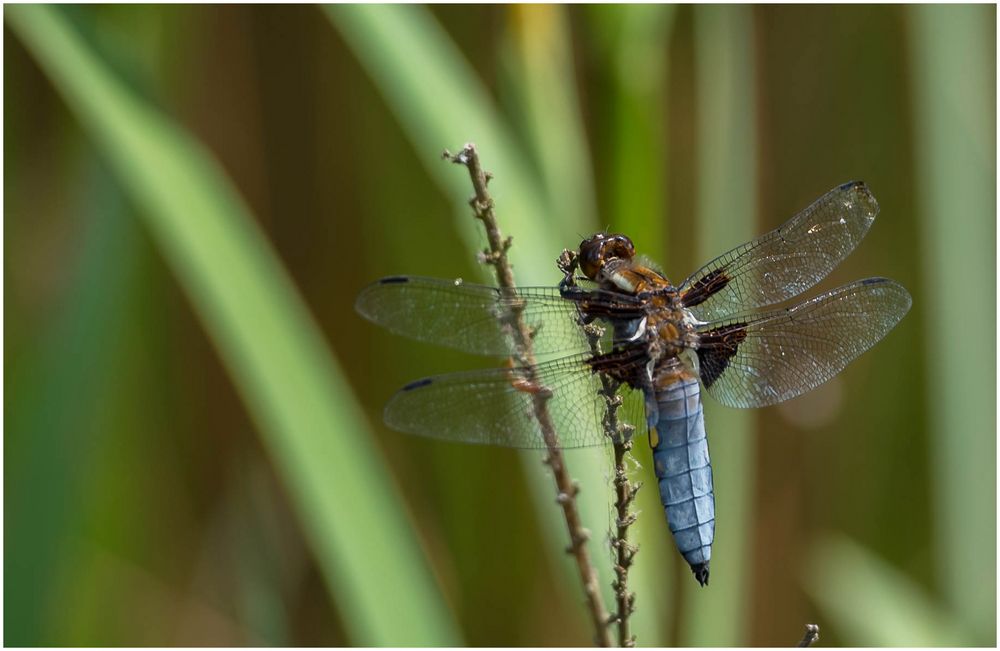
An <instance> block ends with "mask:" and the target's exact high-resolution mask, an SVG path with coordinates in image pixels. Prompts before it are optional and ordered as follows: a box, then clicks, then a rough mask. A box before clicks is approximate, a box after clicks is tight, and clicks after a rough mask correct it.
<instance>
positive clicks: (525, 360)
mask: <svg viewBox="0 0 1000 651" xmlns="http://www.w3.org/2000/svg"><path fill="white" fill-rule="evenodd" d="M444 157H445V158H447V159H448V160H450V161H451V162H453V163H457V164H459V165H464V166H465V167H466V168H467V169H468V170H469V177H470V178H471V179H472V187H473V188H474V189H475V196H474V197H473V198H472V200H471V201H470V202H469V203H470V205H471V206H472V210H473V212H474V213H475V215H476V218H477V219H479V220H480V221H482V222H483V226H484V227H485V228H486V237H487V240H488V241H489V249H488V250H487V251H485V252H484V253H483V259H482V261H483V263H484V264H489V265H491V266H492V267H493V269H494V270H495V272H496V276H497V283H498V284H499V286H500V291H501V292H504V293H506V294H507V296H508V298H511V299H513V298H514V292H513V290H514V273H513V272H512V271H511V268H510V262H509V261H508V260H507V250H508V249H509V248H510V243H511V240H510V238H509V237H508V238H506V239H504V237H503V236H502V235H501V233H500V228H499V226H498V225H497V220H496V213H495V212H494V210H493V199H492V198H491V197H490V194H489V192H488V191H487V188H486V186H487V183H488V182H489V180H490V178H491V177H490V175H489V174H488V173H487V172H484V171H483V168H482V166H481V164H480V162H479V154H478V152H477V151H476V146H475V145H473V144H472V143H469V144H467V145H465V147H463V148H462V151H460V152H459V153H458V154H455V155H452V154H451V153H450V152H447V151H446V152H445V153H444ZM508 325H510V327H511V331H512V334H513V337H514V342H515V350H514V361H515V363H516V364H517V366H519V367H521V368H523V369H525V377H526V380H527V382H526V386H528V387H529V389H526V390H528V391H530V393H531V395H532V402H533V409H534V415H535V419H536V420H537V421H538V424H539V426H540V427H541V430H542V436H543V438H544V439H545V445H546V447H547V454H546V457H545V463H546V464H547V465H548V466H549V467H550V468H551V469H552V473H553V475H554V476H555V480H556V487H557V489H558V495H557V498H556V502H557V503H558V504H559V506H560V507H562V511H563V516H564V517H565V519H566V528H567V529H568V530H569V537H570V541H571V542H570V545H569V546H568V547H567V552H568V553H570V554H572V555H573V557H574V558H575V559H576V565H577V569H578V570H579V572H580V580H581V581H582V583H583V591H584V593H585V594H586V597H587V606H588V608H589V610H590V616H591V619H592V620H593V623H594V629H595V631H596V638H595V641H596V642H597V644H599V645H600V646H612V640H611V634H610V633H609V631H608V627H607V621H608V614H607V610H606V609H605V607H604V601H603V599H602V598H601V590H600V585H599V583H598V581H597V572H596V570H595V569H594V566H593V564H592V563H591V562H590V553H589V552H588V551H587V546H586V542H587V539H588V537H589V534H588V532H587V530H586V529H584V528H583V524H582V523H581V521H580V512H579V510H578V509H577V505H576V495H577V493H579V491H580V488H579V485H578V484H577V483H576V482H575V481H573V479H572V478H571V477H570V475H569V471H568V470H567V469H566V463H565V461H564V459H563V454H562V450H561V449H560V448H559V437H558V435H557V434H556V431H555V427H554V425H553V423H552V416H551V415H550V414H549V409H548V401H549V398H551V397H552V393H551V391H550V390H548V389H547V388H546V387H544V386H542V385H541V384H540V383H539V382H538V378H537V377H535V375H534V373H533V372H532V369H533V368H534V365H535V356H534V353H533V352H532V345H531V341H532V336H533V334H534V333H533V332H532V331H531V329H530V328H529V327H528V326H527V324H525V323H524V320H523V319H521V310H520V309H519V308H518V307H517V306H516V305H515V306H514V307H513V308H512V309H511V314H510V315H508Z"/></svg>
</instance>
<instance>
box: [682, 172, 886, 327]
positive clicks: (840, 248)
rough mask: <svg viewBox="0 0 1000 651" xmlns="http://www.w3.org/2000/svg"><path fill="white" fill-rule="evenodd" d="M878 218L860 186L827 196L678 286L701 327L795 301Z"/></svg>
mask: <svg viewBox="0 0 1000 651" xmlns="http://www.w3.org/2000/svg"><path fill="white" fill-rule="evenodd" d="M876 214H878V203H877V202H876V201H875V197H874V196H872V193H871V192H870V191H869V190H868V186H867V185H865V184H864V183H863V182H861V181H852V182H850V183H845V184H843V185H841V186H839V187H837V188H834V189H833V190H831V191H829V192H827V193H826V194H824V195H823V196H822V197H820V198H819V199H817V200H816V201H815V202H814V203H813V204H812V205H811V206H809V207H808V208H806V209H805V210H803V211H802V212H800V213H799V214H797V215H795V216H794V217H792V218H791V219H790V220H788V221H787V222H786V223H785V224H783V225H782V226H780V227H779V228H777V229H775V230H773V231H771V232H769V233H766V234H764V235H762V236H761V237H759V238H757V239H755V240H753V241H751V242H748V243H746V244H744V245H742V246H739V247H737V248H735V249H733V250H732V251H729V252H728V253H725V254H723V255H721V256H719V257H718V258H716V259H715V260H713V261H712V262H710V263H708V264H707V265H705V266H704V267H702V268H701V269H699V270H698V271H696V272H695V273H694V274H692V275H691V277H689V278H688V279H687V280H685V281H684V283H683V284H681V286H680V292H681V297H682V299H681V300H682V301H683V302H684V304H685V306H686V307H688V308H689V309H690V310H691V312H692V313H693V314H694V316H695V317H696V318H698V319H699V320H701V321H717V320H719V319H723V318H726V317H727V316H729V315H731V314H736V313H738V312H741V311H744V310H749V309H753V308H758V307H764V306H766V305H773V304H775V303H780V302H781V301H784V300H787V299H789V298H792V297H793V296H797V295H798V294H800V293H802V292H803V291H805V290H807V289H809V288H810V287H812V286H813V285H815V284H816V283H818V282H819V281H820V280H822V279H823V278H824V277H826V275H827V274H829V273H830V271H831V270H832V269H833V268H834V267H835V266H837V265H838V264H839V263H840V261H841V260H843V259H844V258H846V257H847V255H848V254H849V253H850V252H851V251H853V250H854V247H856V246H857V245H858V242H860V241H861V239H862V238H863V237H864V236H865V233H867V232H868V228H869V227H870V226H871V224H872V222H873V221H874V220H875V215H876Z"/></svg>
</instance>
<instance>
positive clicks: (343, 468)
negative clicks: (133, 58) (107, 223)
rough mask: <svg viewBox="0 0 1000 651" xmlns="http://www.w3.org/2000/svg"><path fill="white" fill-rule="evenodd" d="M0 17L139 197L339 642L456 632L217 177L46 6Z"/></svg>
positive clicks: (368, 456)
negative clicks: (325, 588) (294, 527)
mask: <svg viewBox="0 0 1000 651" xmlns="http://www.w3.org/2000/svg"><path fill="white" fill-rule="evenodd" d="M5 17H6V19H7V21H8V23H9V24H10V26H11V27H12V28H13V29H14V31H15V33H16V34H17V35H18V36H19V37H20V38H21V39H22V40H23V41H24V43H25V45H26V46H27V47H28V49H29V51H30V52H31V53H32V54H33V56H34V57H35V58H36V60H37V61H38V63H39V64H40V65H41V67H42V68H43V70H44V71H45V72H46V73H47V74H48V76H49V77H50V78H51V79H52V81H53V83H54V84H55V86H56V88H57V89H58V90H59V92H60V93H61V94H62V95H63V97H64V99H65V100H66V102H67V104H68V105H69V106H70V108H71V109H72V110H73V111H74V112H75V114H76V115H77V116H78V118H79V119H80V121H81V123H82V124H83V126H84V128H85V129H86V131H87V132H88V133H89V134H90V135H91V137H92V138H93V140H94V142H95V144H96V145H97V146H98V147H99V148H100V150H101V151H102V152H103V153H104V154H105V156H106V157H107V159H108V160H109V161H110V163H111V166H112V169H113V170H114V171H115V172H116V174H117V175H118V177H119V179H120V181H121V183H122V185H123V186H124V188H125V189H126V190H127V191H128V193H129V194H130V196H131V197H132V198H133V200H134V201H135V202H136V204H137V205H138V206H140V207H141V208H142V212H143V215H144V216H145V218H146V219H147V226H148V227H149V228H150V231H151V232H152V234H153V237H154V240H155V241H156V242H157V244H158V245H159V247H160V249H161V250H162V252H163V254H164V256H165V257H166V259H167V261H168V263H169V264H170V266H171V268H172V270H173V271H174V273H175V274H176V275H177V277H178V279H179V281H180V283H181V285H182V286H183V287H184V289H185V291H186V292H187V294H188V296H189V298H190V300H191V302H192V304H193V306H194V308H195V310H196V312H197V313H198V315H199V317H200V318H201V320H202V322H203V324H204V326H205V328H206V330H207V331H208V333H209V335H210V336H211V338H212V340H213V342H214V343H215V345H216V347H217V349H218V350H219V353H220V355H221V357H222V359H223V362H224V363H225V364H226V366H227V368H228V369H229V372H230V375H231V377H232V379H233V381H234V383H235V384H236V386H237V389H238V390H239V392H240V394H241V396H242V397H243V400H244V402H245V404H246V405H247V408H248V409H249V411H250V413H251V415H252V416H253V418H254V420H255V421H256V423H257V425H258V427H259V428H260V431H261V434H262V436H263V437H264V441H265V444H266V446H267V448H268V449H269V451H270V453H271V454H272V456H273V458H274V461H275V463H276V465H277V467H278V470H279V473H280V474H281V476H282V478H283V480H284V482H285V484H286V486H287V487H288V490H289V493H290V496H291V498H292V501H293V503H294V504H295V506H296V508H297V509H298V513H299V516H300V518H301V520H302V523H303V527H304V529H305V531H306V533H307V536H308V538H309V541H310V543H311V545H312V548H313V550H314V552H315V554H316V557H317V559H318V561H319V563H320V566H321V568H322V570H323V573H324V576H325V578H326V580H327V582H328V585H329V587H330V589H331V592H332V594H333V595H334V598H335V601H336V603H337V605H338V608H339V609H340V610H341V614H342V618H343V622H344V626H345V628H346V630H347V631H348V632H349V635H350V638H351V641H352V642H353V643H356V644H361V645H392V644H396V645H398V644H415V645H435V644H438V645H442V644H443V645H448V644H455V643H457V642H458V640H459V639H460V638H459V636H458V634H457V632H456V631H455V629H454V625H453V623H452V621H451V618H450V616H449V614H448V612H447V610H446V608H445V606H444V604H443V602H442V600H441V596H440V593H439V591H438V588H437V586H436V585H435V583H434V581H433V579H432V577H431V574H430V571H429V569H428V567H427V565H426V561H425V559H424V558H423V556H422V555H421V552H420V548H419V546H418V544H417V541H416V540H415V537H414V534H413V531H412V529H411V528H410V527H409V526H408V523H407V519H406V516H405V513H404V510H403V508H402V506H401V504H400V501H399V499H398V496H397V495H396V494H395V492H394V489H393V483H392V480H391V478H390V477H389V475H388V473H387V471H386V469H385V467H384V465H383V463H382V461H381V458H380V455H379V453H378V451H377V449H376V448H375V446H374V445H373V443H372V441H371V439H370V434H369V431H368V428H367V425H366V423H365V420H364V417H363V415H362V414H361V413H360V411H359V409H358V407H357V405H356V403H355V401H354V400H353V398H352V392H351V389H350V387H349V386H348V385H347V383H346V381H345V380H344V378H343V376H342V374H341V372H340V371H339V369H338V368H337V366H336V363H335V361H334V360H333V358H332V357H331V355H330V353H329V351H328V349H327V348H326V347H325V345H324V343H323V340H322V337H321V335H320V333H319V330H318V328H317V326H316V324H315V323H314V322H313V320H312V318H311V316H310V315H309V313H308V310H307V309H306V306H305V305H304V304H303V302H302V300H301V298H300V297H299V296H298V294H297V292H296V290H295V288H294V286H293V285H292V282H291V280H290V278H289V277H288V275H287V273H286V272H285V271H284V269H283V268H282V267H281V264H280V262H279V261H278V260H277V258H276V256H275V255H274V253H273V251H272V250H271V249H270V247H269V245H268V243H267V241H266V239H265V238H264V237H263V235H262V234H261V232H260V231H259V230H258V229H257V227H256V226H255V224H254V221H253V219H252V217H251V215H250V214H249V212H248V210H247V208H246V207H245V206H244V204H243V203H242V201H241V200H240V199H239V197H238V196H237V194H236V192H235V191H234V190H233V188H232V186H231V185H230V183H229V181H228V180H227V179H226V178H225V176H224V174H223V173H222V172H221V170H220V169H219V168H218V166H217V165H216V164H215V163H214V161H213V160H212V159H211V157H210V156H209V155H208V154H207V153H206V152H205V151H204V150H202V149H201V147H199V145H198V143H197V142H195V141H194V140H192V139H191V138H190V137H189V136H188V135H186V134H185V133H183V132H182V131H180V130H179V129H177V128H176V127H175V126H173V125H172V124H171V123H170V122H169V121H168V120H167V119H165V118H164V117H163V116H162V115H161V114H159V113H158V112H156V111H155V110H153V109H152V108H151V107H149V106H147V105H146V104H144V103H143V102H142V101H141V100H139V99H138V98H136V97H135V96H133V95H132V94H130V93H129V92H128V91H127V90H126V89H125V88H124V86H123V85H122V84H121V83H119V82H118V81H117V80H116V79H115V78H114V77H113V76H111V75H110V74H109V72H108V71H107V69H106V68H105V67H104V66H103V65H102V63H101V62H100V61H99V60H98V59H97V58H95V57H94V55H93V54H92V53H91V52H90V50H88V48H87V47H86V45H85V44H84V43H83V42H82V41H81V39H80V38H79V36H78V35H77V34H75V33H74V32H73V31H72V30H71V29H70V28H69V27H68V25H67V23H66V21H65V20H64V18H63V17H62V15H61V13H60V11H59V10H58V9H54V8H51V7H46V6H37V5H36V6H28V5H22V6H17V7H8V8H6V10H5Z"/></svg>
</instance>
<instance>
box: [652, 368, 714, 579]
mask: <svg viewBox="0 0 1000 651" xmlns="http://www.w3.org/2000/svg"><path fill="white" fill-rule="evenodd" d="M656 403H657V412H658V414H657V417H656V425H655V431H654V432H651V437H650V442H651V443H652V444H653V463H654V468H655V470H656V476H657V477H658V478H659V484H660V500H661V501H662V502H663V508H664V510H665V511H666V514H667V523H668V524H669V525H670V531H671V533H672V534H673V536H674V542H675V543H676V544H677V549H678V550H679V551H680V553H681V554H682V555H683V556H684V559H685V560H686V561H687V562H688V564H689V565H690V566H691V570H692V571H693V572H694V575H695V578H697V579H698V582H699V583H701V584H702V585H705V584H706V583H708V563H709V560H711V558H712V541H713V540H714V539H715V496H714V495H713V492H712V465H711V462H710V461H709V458H708V439H707V438H706V437H705V418H704V413H703V411H702V405H701V389H700V387H699V386H698V380H697V379H695V378H684V379H682V380H680V381H678V382H676V383H674V384H672V385H670V386H669V387H668V388H666V389H664V390H662V391H659V392H658V393H657V394H656Z"/></svg>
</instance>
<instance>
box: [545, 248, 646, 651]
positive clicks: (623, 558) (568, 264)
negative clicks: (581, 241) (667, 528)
mask: <svg viewBox="0 0 1000 651" xmlns="http://www.w3.org/2000/svg"><path fill="white" fill-rule="evenodd" d="M556 264H557V265H558V266H559V269H560V270H561V271H562V272H563V283H562V284H563V286H575V285H576V281H575V272H576V267H577V258H576V254H574V253H573V252H572V251H568V250H564V251H563V253H562V255H561V256H559V260H558V261H557V263H556ZM580 325H581V326H583V331H584V333H585V334H586V336H587V340H588V342H589V343H590V352H591V354H593V355H595V356H596V355H600V354H601V352H602V350H601V338H602V337H603V336H604V329H603V328H601V327H599V326H597V325H596V324H584V323H583V321H582V320H581V322H580ZM600 378H601V390H600V391H599V393H600V394H601V395H602V396H603V397H604V400H605V405H606V408H605V413H604V418H603V425H604V434H605V436H607V437H608V438H609V439H610V440H611V443H612V445H613V447H614V454H615V476H614V480H613V482H614V486H615V511H616V516H615V526H616V531H615V533H614V537H613V538H612V540H611V548H612V549H613V550H614V551H615V554H616V558H615V568H614V569H615V580H614V581H613V582H612V584H611V587H612V588H613V589H614V592H615V601H616V602H617V612H616V613H615V614H614V615H612V616H611V618H610V620H609V623H611V622H614V623H617V624H618V644H619V646H622V647H634V646H635V636H634V635H632V632H631V627H630V626H629V617H630V616H631V615H632V613H633V612H635V593H634V592H629V589H628V572H629V569H630V568H631V567H632V562H633V560H634V558H635V555H636V553H637V552H638V551H639V547H638V546H637V545H633V544H631V543H630V542H629V541H628V529H629V527H630V526H632V525H633V524H635V521H636V519H637V515H636V514H635V513H632V512H631V511H630V510H629V509H630V507H631V505H632V502H634V501H635V496H636V493H638V492H639V489H640V488H642V482H635V483H632V482H630V481H629V479H628V467H627V465H626V457H627V455H628V454H629V452H630V451H631V450H632V435H633V434H634V431H635V428H634V427H633V426H631V425H627V424H625V423H621V422H620V421H619V420H618V408H619V407H621V404H622V398H621V396H620V395H618V389H619V387H620V386H621V382H617V381H615V380H613V379H612V378H610V377H608V376H607V375H604V374H601V375H600Z"/></svg>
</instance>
